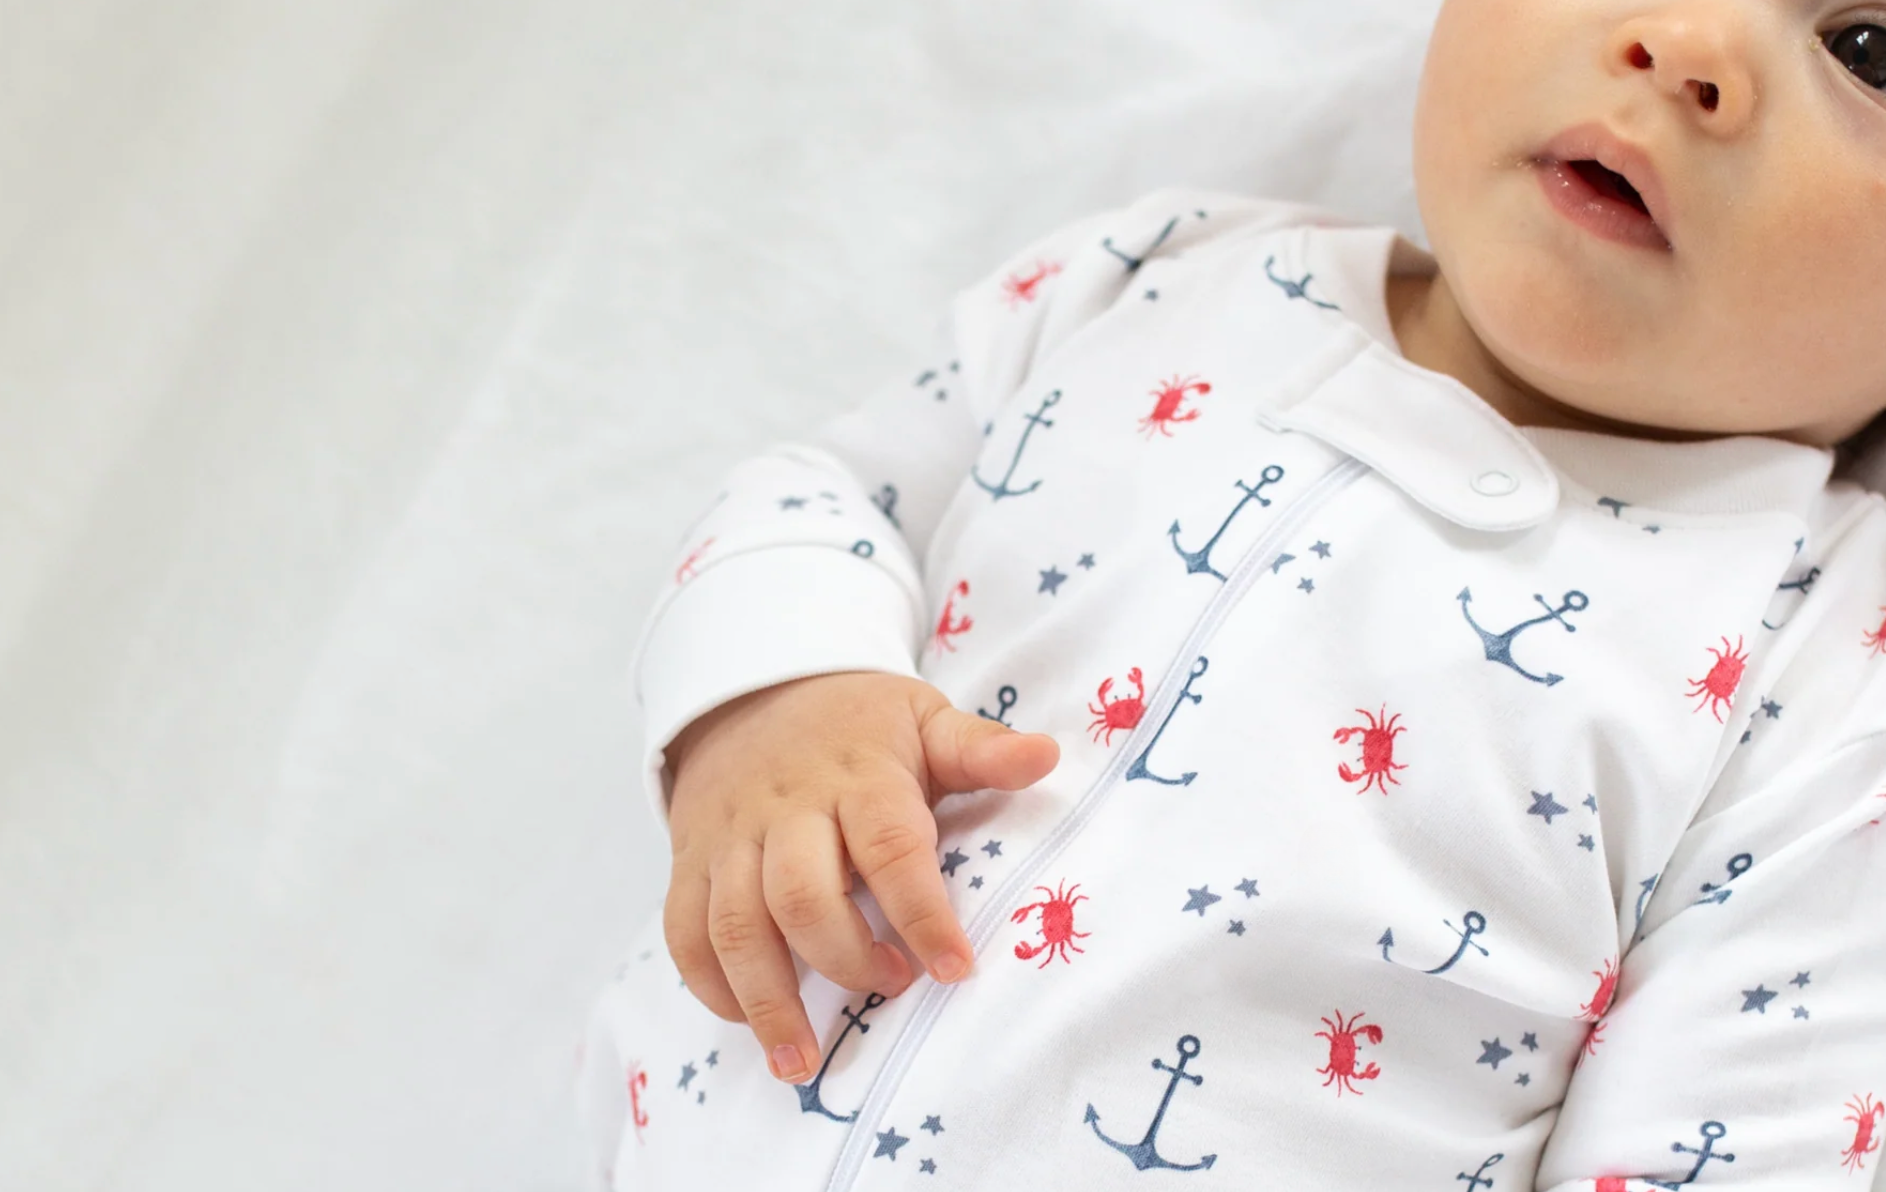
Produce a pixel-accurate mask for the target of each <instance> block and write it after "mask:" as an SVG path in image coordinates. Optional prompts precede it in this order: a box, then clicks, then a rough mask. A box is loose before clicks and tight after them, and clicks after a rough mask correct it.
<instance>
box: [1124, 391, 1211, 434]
mask: <svg viewBox="0 0 1886 1192" xmlns="http://www.w3.org/2000/svg"><path fill="white" fill-rule="evenodd" d="M1210 392H1211V386H1210V385H1208V384H1206V383H1205V382H1204V381H1201V380H1199V379H1198V378H1196V377H1174V378H1172V379H1171V380H1170V381H1166V382H1164V383H1163V384H1161V385H1160V386H1159V388H1157V389H1155V390H1153V396H1154V397H1156V398H1158V399H1159V400H1158V401H1157V402H1156V403H1155V404H1154V405H1153V412H1152V413H1150V414H1148V415H1146V417H1144V418H1142V419H1140V420H1139V428H1140V429H1141V430H1143V431H1145V432H1146V437H1147V438H1149V439H1150V438H1152V437H1153V436H1154V435H1155V434H1160V435H1164V436H1166V437H1167V438H1168V439H1169V438H1171V437H1172V427H1173V426H1174V425H1176V424H1177V423H1180V422H1196V421H1197V420H1198V415H1199V411H1197V410H1184V409H1183V407H1184V405H1185V398H1186V395H1187V394H1193V393H1196V394H1197V395H1198V396H1200V397H1204V396H1205V395H1206V394H1208V393H1210Z"/></svg>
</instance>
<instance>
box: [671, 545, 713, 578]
mask: <svg viewBox="0 0 1886 1192" xmlns="http://www.w3.org/2000/svg"><path fill="white" fill-rule="evenodd" d="M712 545H714V540H713V539H712V538H709V539H708V540H707V541H706V542H703V543H701V545H699V546H697V547H695V548H694V552H693V553H692V554H690V555H689V556H688V557H687V558H685V559H683V560H681V566H679V567H677V568H675V583H677V584H685V583H687V582H688V581H689V580H691V579H693V578H694V568H695V565H696V564H698V563H699V562H700V561H701V556H702V555H704V554H706V553H707V548H708V547H710V546H712Z"/></svg>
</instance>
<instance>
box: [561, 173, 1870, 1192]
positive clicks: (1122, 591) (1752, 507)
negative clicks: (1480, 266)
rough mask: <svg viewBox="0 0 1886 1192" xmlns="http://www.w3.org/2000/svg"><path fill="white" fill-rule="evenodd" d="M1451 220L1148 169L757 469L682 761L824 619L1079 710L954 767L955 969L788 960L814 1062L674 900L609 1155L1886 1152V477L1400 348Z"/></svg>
mask: <svg viewBox="0 0 1886 1192" xmlns="http://www.w3.org/2000/svg"><path fill="white" fill-rule="evenodd" d="M1432 267H1433V266H1432V261H1431V260H1430V259H1429V258H1427V257H1426V255H1425V254H1423V253H1422V252H1420V250H1418V249H1416V248H1415V247H1414V246H1412V245H1410V244H1408V243H1407V242H1406V241H1403V240H1401V239H1399V238H1398V237H1397V236H1396V235H1395V233H1394V232H1393V231H1392V230H1390V229H1385V228H1368V227H1355V226H1347V225H1345V224H1344V223H1343V221H1341V220H1339V219H1335V218H1333V217H1331V216H1328V215H1326V214H1323V213H1320V212H1317V211H1314V210H1311V209H1307V208H1303V207H1298V206H1294V205H1288V204H1281V203H1272V202H1264V201H1259V200H1255V199H1250V198H1245V197H1240V196H1235V195H1229V194H1222V193H1214V192H1199V191H1190V190H1177V189H1169V190H1162V191H1159V192H1157V193H1154V194H1152V195H1149V196H1147V197H1146V198H1144V199H1142V200H1140V201H1139V202H1136V203H1134V204H1133V205H1131V206H1130V207H1128V208H1126V209H1124V210H1120V211H1113V212H1108V213H1106V214H1103V215H1099V216H1096V217H1093V218H1090V219H1086V220H1082V221H1080V222H1078V223H1076V224H1074V225H1073V226H1071V227H1068V228H1066V229H1063V230H1061V231H1060V232H1057V233H1055V234H1054V235H1052V236H1050V237H1048V238H1046V239H1045V240H1044V241H1043V242H1042V243H1040V244H1038V245H1036V246H1034V247H1032V248H1031V249H1029V250H1028V251H1027V252H1025V253H1023V254H1021V255H1020V256H1018V257H1017V258H1015V259H1014V260H1012V261H1011V262H1009V263H1007V264H1006V265H1005V266H1004V267H1003V268H1001V269H1000V270H998V271H997V272H996V273H994V274H993V275H992V276H991V277H989V278H988V280H986V281H985V282H983V283H981V284H979V285H976V286H973V287H971V288H970V289H968V290H967V291H965V292H963V293H962V294H961V295H960V296H959V297H958V298H957V299H956V300H955V302H954V303H953V304H952V306H951V310H950V316H951V317H950V318H949V319H948V320H947V333H946V339H945V342H944V343H943V344H942V346H940V347H939V349H938V351H937V354H936V356H935V358H934V359H933V360H930V361H928V362H926V363H925V366H924V367H923V368H922V369H921V375H917V376H915V381H914V383H912V382H911V381H910V380H909V379H906V380H904V381H902V382H901V383H899V384H898V385H896V386H893V387H890V388H888V389H887V390H886V391H885V392H883V393H881V394H879V395H877V396H876V397H875V398H874V399H873V400H871V401H870V402H869V403H867V404H866V405H865V406H863V407H862V408H861V409H859V410H857V411H856V412H854V413H852V414H850V415H848V416H846V417H844V418H842V419H840V420H838V421H837V422H835V423H833V424H832V425H831V426H829V427H827V428H825V429H823V430H822V431H820V432H819V433H817V434H815V435H812V436H810V437H808V438H807V439H806V440H804V441H803V442H802V443H800V444H796V445H787V446H782V447H779V448H778V449H776V450H773V451H770V452H767V453H765V454H763V455H761V456H759V457H756V458H754V459H752V460H749V461H748V462H746V463H744V464H742V465H741V466H739V467H738V468H737V469H736V470H735V471H734V472H733V474H732V476H731V477H730V478H729V480H728V482H727V485H726V491H725V493H724V494H723V496H722V498H721V499H720V500H719V501H718V502H717V503H716V504H715V505H714V507H713V508H712V509H711V510H710V511H708V513H707V514H706V515H705V517H704V518H703V520H702V521H701V522H700V524H699V525H698V526H697V527H695V528H694V529H693V530H691V531H690V533H689V535H688V537H687V540H686V541H685V542H684V543H683V544H682V546H681V550H680V552H679V554H678V555H677V558H676V566H675V570H674V572H673V577H672V578H673V583H672V584H671V585H670V586H669V590H668V591H667V592H666V593H664V595H663V597H662V599H661V600H660V602H659V603H658V606H657V608H656V609H655V611H654V613H653V615H652V617H651V620H650V623H649V626H648V630H647V633H646V635H645V637H644V639H643V643H642V646H641V648H640V650H639V651H638V656H637V662H636V666H637V675H636V679H637V689H638V692H639V695H640V698H641V699H642V701H643V705H644V708H645V711H646V717H647V729H648V741H649V745H650V754H649V758H648V776H649V777H648V781H649V791H650V794H651V796H652V798H653V800H654V803H655V806H656V809H657V813H658V814H661V808H662V806H663V800H664V798H665V787H666V782H667V775H666V774H665V772H664V769H663V760H662V753H661V750H662V748H663V747H665V746H666V745H667V744H668V742H669V741H670V740H672V738H673V736H674V735H675V733H676V732H677V731H678V730H679V729H680V728H682V727H683V726H685V725H686V724H687V723H688V722H689V721H691V720H692V719H694V718H695V717H697V716H699V715H700V714H701V713H702V712H704V711H706V710H707V709H709V708H711V707H714V706H715V705H717V704H719V703H721V702H724V701H725V700H728V699H731V698H733V697H735V696H737V695H740V694H744V693H746V692H749V691H753V690H756V689H759V688H761V687H765V686H768V685H771V684H773V683H777V682H781V681H784V680H787V679H791V678H795V677H801V676H805V675H812V674H820V673H829V672H836V671H846V670H876V671H885V672H893V673H898V674H904V675H913V676H921V677H922V678H923V679H925V680H926V681H928V682H930V683H933V684H935V685H936V686H937V687H939V688H940V689H941V690H942V691H943V692H944V693H945V694H946V695H948V696H949V698H950V699H951V700H952V701H953V702H954V703H955V704H956V706H958V707H960V708H962V709H964V710H966V711H980V712H982V713H983V714H985V715H987V716H990V717H992V718H996V719H999V720H1002V721H1003V722H1004V723H1007V724H1011V725H1013V726H1014V727H1016V728H1017V729H1021V730H1026V731H1033V732H1045V733H1050V734H1052V735H1053V736H1054V737H1055V738H1056V739H1057V740H1058V741H1059V742H1060V745H1061V749H1062V760H1061V762H1060V765H1059V767H1058V768H1057V769H1056V770H1055V771H1054V773H1053V774H1051V775H1050V776H1049V777H1048V778H1047V779H1045V780H1044V781H1043V782H1041V783H1040V784H1038V785H1037V786H1035V787H1033V788H1031V789H1029V790H1028V791H1026V792H1022V793H1018V794H1002V793H998V792H978V793H975V794H969V795H960V796H954V797H951V798H949V799H946V800H945V801H944V802H943V803H942V804H941V805H940V806H939V807H938V809H937V821H938V827H939V844H938V850H937V863H938V865H939V866H940V868H941V870H942V872H943V873H944V874H945V875H946V879H947V885H948V888H949V892H950V896H951V899H952V901H953V903H954V906H955V908H956V910H957V913H958V914H959V916H960V917H961V919H962V921H963V922H964V924H965V925H966V927H967V929H968V931H969V934H970V939H971V940H972V942H973V943H974V944H975V947H976V950H977V957H978V959H977V964H976V968H975V971H974V973H973V975H972V976H971V977H969V978H968V979H967V980H965V981H963V982H961V983H960V984H958V985H956V986H954V987H946V986H939V985H937V984H935V983H934V982H932V981H930V980H929V979H928V978H927V977H922V976H920V977H919V979H918V980H917V982H916V984H914V985H913V986H912V987H911V988H910V989H909V990H908V991H907V992H906V993H904V994H903V995H902V996H900V997H898V998H896V999H893V1000H886V999H884V998H882V997H881V996H878V995H862V994H852V993H848V992H846V991H845V990H843V989H840V988H838V987H836V986H834V985H832V984H831V983H829V982H827V981H826V980H824V979H823V978H821V977H819V976H818V975H817V974H814V973H812V972H810V970H808V969H806V968H805V967H804V966H803V965H801V973H802V975H803V982H802V993H803V996H804V999H805V1002H806V1004H807V1007H808V1009H809V1011H810V1013H811V1015H812V1021H813V1024H814V1027H815V1029H817V1030H818V1032H819V1036H820V1041H821V1046H822V1049H823V1053H822V1054H821V1055H820V1056H819V1057H818V1061H819V1063H820V1065H821V1066H820V1067H819V1069H818V1074H817V1077H816V1078H815V1079H814V1080H812V1081H811V1082H810V1083H809V1084H807V1085H804V1086H800V1087H797V1088H795V1087H792V1086H788V1085H785V1084H782V1083H780V1082H779V1081H777V1080H775V1079H773V1078H772V1077H771V1076H770V1075H769V1074H768V1072H767V1068H766V1062H765V1058H764V1056H763V1055H762V1054H761V1050H760V1048H759V1046H758V1044H757V1043H756V1042H755V1040H754V1039H753V1037H752V1034H751V1032H750V1031H749V1030H748V1029H747V1028H746V1027H745V1026H742V1025H735V1024H729V1023H726V1022H723V1021H721V1020H720V1019H718V1018H716V1017H715V1016H714V1015H712V1014H711V1013H709V1012H708V1011H707V1010H706V1009H705V1008H703V1007H702V1006H701V1005H700V1004H699V1003H698V1002H697V1001H696V1000H695V999H694V998H693V996H692V995H690V994H689V993H688V992H687V990H686V989H684V988H682V987H681V984H680V982H679V980H678V977H677V973H676V970H675V968H674V966H673V964H672V963H671V961H670V960H669V957H668V955H667V952H666V949H665V947H664V946H663V942H662V933H661V925H660V919H659V915H656V916H654V918H653V919H652V920H651V922H650V923H649V926H648V927H647V929H646V931H645V932H644V933H643V935H642V937H641V939H640V940H639V942H638V943H637V944H636V945H635V946H634V948H633V949H632V951H631V953H630V958H629V959H628V960H627V962H626V963H625V964H624V965H623V967H622V970H621V972H620V974H619V978H618V980H617V981H616V982H615V984H614V985H613V986H612V987H610V988H609V989H608V990H606V992H605V993H604V995H603V997H602V999H601V1001H600V1003H599V1005H598V1008H597V1011H596V1014H595V1018H594V1021H593V1024H592V1027H591V1030H590V1034H589V1039H588V1043H587V1044H586V1047H585V1060H586V1063H585V1070H584V1074H583V1076H582V1078H581V1082H580V1095H581V1101H582V1108H583V1114H584V1116H585V1118H586V1120H587V1123H588V1127H589V1129H590V1131H591V1132H592V1134H593V1137H594V1138H595V1141H596V1148H597V1152H596V1153H597V1168H598V1172H599V1174H600V1175H601V1176H602V1178H603V1181H604V1183H605V1185H606V1186H611V1187H614V1188H618V1189H623V1190H625V1192H641V1190H644V1189H649V1190H653V1189H661V1190H670V1189H672V1190H676V1192H681V1190H684V1189H685V1190H688V1192H696V1190H702V1192H705V1190H708V1189H715V1190H718V1189H769V1190H770V1189H778V1190H781V1192H822V1190H826V1189H830V1190H832V1192H888V1190H890V1189H911V1190H930V1189H935V1190H937V1192H942V1190H944V1189H1011V1188H1013V1189H1049V1188H1078V1189H1082V1190H1083V1192H1116V1190H1119V1192H1127V1190H1130V1192H1141V1190H1146V1189H1161V1188H1173V1189H1177V1190H1179V1192H1206V1190H1208V1189H1210V1188H1221V1189H1237V1190H1240V1192H1241V1190H1244V1189H1299V1190H1310V1189H1314V1190H1318V1192H1383V1190H1389V1189H1410V1190H1415V1189H1434V1190H1436V1192H1443V1190H1451V1192H1508V1190H1515V1189H1552V1190H1559V1189H1580V1190H1584V1189H1591V1188H1597V1189H1601V1190H1604V1192H1622V1190H1631V1192H1643V1190H1645V1189H1649V1188H1678V1187H1686V1186H1688V1185H1690V1184H1692V1183H1693V1184H1695V1185H1697V1186H1698V1187H1723V1188H1745V1189H1756V1188H1760V1189H1775V1190H1778V1192H1779V1190H1783V1189H1785V1190H1787V1192H1807V1190H1812V1189H1834V1188H1839V1189H1860V1190H1863V1189H1865V1188H1866V1187H1867V1185H1868V1183H1869V1182H1870V1180H1871V1178H1872V1175H1873V1173H1874V1169H1875V1168H1876V1166H1877V1165H1878V1164H1879V1163H1880V1161H1881V1159H1882V1155H1881V1154H1880V1151H1879V1139H1880V1136H1881V1133H1882V1131H1883V1130H1886V1122H1883V1121H1882V1119H1883V1118H1886V1108H1882V1099H1883V1098H1886V849H1883V844H1886V837H1882V835H1881V832H1882V829H1881V828H1880V826H1879V823H1880V818H1881V817H1882V816H1883V815H1886V501H1882V499H1881V498H1880V497H1878V496H1875V495H1872V494H1868V493H1866V492H1864V491H1862V490H1860V489H1859V488H1857V487H1855V486H1852V485H1848V484H1844V483H1830V481H1829V476H1830V472H1831V469H1832V465H1833V455H1832V453H1831V452H1828V451H1823V450H1818V449H1814V448H1809V447H1803V446H1798V445H1793V444H1789V443H1784V442H1781V441H1778V440H1772V439H1765V438H1754V437H1739V438H1728V439H1721V440H1716V441H1711V442H1703V443H1690V444H1670V443H1651V442H1644V441H1636V440H1628V439H1621V438H1614V437H1609V436H1601V435H1595V434H1589V433H1582V432H1572V431H1563V430H1547V429H1532V428H1527V429H1516V428H1514V427H1513V426H1511V425H1510V424H1509V423H1507V422H1506V421H1505V420H1503V419H1502V418H1500V417H1499V416H1498V415H1497V414H1495V413H1494V412H1493V411H1492V410H1491V409H1490V408H1489V407H1488V406H1487V405H1486V404H1485V403H1484V402H1482V401H1481V400H1480V399H1479V398H1478V397H1476V396H1475V395H1474V394H1472V393H1471V392H1470V391H1469V390H1467V389H1466V388H1465V387H1464V386H1462V385H1460V384H1459V383H1458V382H1456V381H1454V380H1453V379H1451V378H1448V377H1445V376H1441V375H1439V374H1435V373H1432V372H1429V371H1427V370H1424V369H1422V368H1419V367H1417V366H1415V365H1412V364H1410V363H1409V362H1408V361H1406V360H1405V359H1403V358H1402V357H1401V355H1400V354H1399V352H1398V350H1397V348H1396V346H1395V341H1394V335H1393V332H1392V330H1391V328H1390V325H1389V321H1388V317H1387V313H1386V304H1385V299H1384V279H1385V277H1386V276H1387V275H1388V274H1389V272H1390V271H1391V270H1397V271H1400V270H1420V269H1424V268H1425V269H1431V268H1432ZM857 891H858V892H857V894H856V895H855V896H856V898H857V900H858V902H859V904H860V906H861V907H862V908H863V910H864V912H865V915H866V918H867V919H868V921H870V922H871V923H872V924H873V926H874V927H875V928H877V929H878V931H879V933H880V935H881V936H882V937H885V938H889V937H890V933H889V932H888V929H887V928H886V926H885V923H884V919H883V916H882V914H881V913H880V912H879V910H878V908H877V907H876V905H875V903H874V902H873V900H872V899H871V897H870V895H869V893H868V892H866V891H865V889H864V886H863V883H861V882H860V883H858V887H857ZM913 968H914V969H915V970H916V971H918V972H921V966H920V965H913Z"/></svg>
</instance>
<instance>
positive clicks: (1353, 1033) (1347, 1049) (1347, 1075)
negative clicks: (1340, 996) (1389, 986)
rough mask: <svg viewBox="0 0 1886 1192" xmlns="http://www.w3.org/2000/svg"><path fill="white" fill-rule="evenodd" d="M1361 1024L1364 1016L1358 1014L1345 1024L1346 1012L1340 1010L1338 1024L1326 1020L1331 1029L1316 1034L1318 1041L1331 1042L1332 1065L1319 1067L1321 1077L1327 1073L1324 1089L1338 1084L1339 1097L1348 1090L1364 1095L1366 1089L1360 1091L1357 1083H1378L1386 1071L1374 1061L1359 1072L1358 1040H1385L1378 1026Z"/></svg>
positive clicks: (1324, 1023) (1325, 1022) (1375, 1041)
mask: <svg viewBox="0 0 1886 1192" xmlns="http://www.w3.org/2000/svg"><path fill="white" fill-rule="evenodd" d="M1361 1021H1362V1015H1360V1014H1358V1015H1356V1016H1355V1017H1354V1018H1351V1019H1349V1020H1348V1021H1346V1022H1345V1021H1344V1020H1343V1016H1342V1011H1341V1010H1338V1011H1336V1021H1334V1022H1331V1021H1330V1020H1329V1019H1327V1018H1325V1019H1323V1025H1324V1026H1326V1027H1328V1028H1329V1030H1327V1031H1318V1032H1316V1037H1317V1038H1319V1039H1328V1040H1329V1063H1328V1064H1327V1065H1326V1066H1324V1067H1321V1068H1318V1069H1317V1070H1316V1071H1317V1074H1318V1075H1323V1074H1325V1073H1327V1075H1326V1076H1324V1080H1323V1087H1324V1088H1328V1087H1329V1086H1330V1085H1332V1084H1333V1085H1335V1086H1336V1095H1337V1096H1338V1097H1340V1096H1342V1093H1343V1090H1344V1089H1348V1090H1349V1091H1350V1092H1352V1093H1354V1094H1356V1095H1357V1096H1361V1095H1362V1090H1361V1089H1359V1088H1357V1087H1356V1086H1355V1083H1354V1082H1355V1081H1358V1080H1374V1079H1375V1078H1376V1077H1378V1076H1380V1075H1381V1074H1382V1070H1381V1069H1380V1068H1378V1067H1377V1066H1376V1065H1375V1063H1374V1061H1372V1060H1371V1061H1370V1062H1369V1066H1368V1067H1366V1068H1363V1069H1362V1070H1361V1071H1357V1070H1356V1048H1357V1047H1358V1046H1359V1045H1358V1044H1357V1043H1356V1039H1357V1038H1358V1037H1360V1038H1364V1039H1367V1040H1368V1041H1369V1042H1370V1043H1380V1042H1381V1041H1382V1028H1381V1027H1379V1026H1376V1025H1375V1024H1374V1023H1369V1024H1367V1025H1364V1026H1358V1025H1357V1024H1358V1023H1360V1022H1361Z"/></svg>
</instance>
